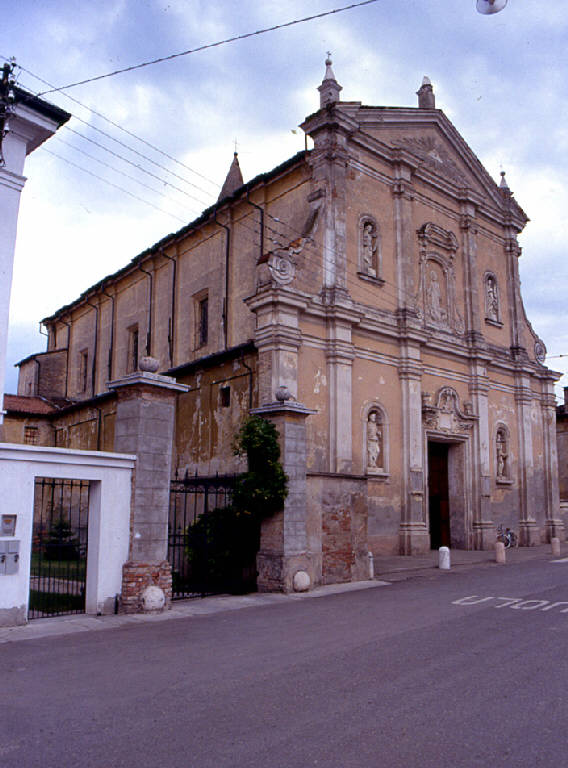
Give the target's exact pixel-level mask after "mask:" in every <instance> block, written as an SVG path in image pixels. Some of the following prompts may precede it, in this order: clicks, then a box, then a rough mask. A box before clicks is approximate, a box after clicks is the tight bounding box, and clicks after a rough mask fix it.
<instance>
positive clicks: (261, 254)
mask: <svg viewBox="0 0 568 768" xmlns="http://www.w3.org/2000/svg"><path fill="white" fill-rule="evenodd" d="M249 194H250V193H249V192H247V203H249V205H252V206H253V207H254V208H256V209H257V210H259V211H260V258H261V259H262V257H263V256H264V208H262V207H261V206H260V205H257V204H256V203H253V201H252V200H251V199H250V197H249Z"/></svg>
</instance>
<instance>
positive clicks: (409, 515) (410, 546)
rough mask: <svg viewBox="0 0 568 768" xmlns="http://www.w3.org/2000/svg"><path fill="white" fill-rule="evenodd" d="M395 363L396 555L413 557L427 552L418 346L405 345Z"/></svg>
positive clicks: (427, 536) (420, 376) (428, 538)
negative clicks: (398, 421) (398, 416)
mask: <svg viewBox="0 0 568 768" xmlns="http://www.w3.org/2000/svg"><path fill="white" fill-rule="evenodd" d="M403 351H404V356H403V357H402V358H401V361H400V364H399V377H400V382H401V401H402V457H403V476H402V486H403V493H402V505H401V507H402V508H401V522H400V530H399V538H400V552H401V554H403V555H415V554H419V553H421V552H426V551H428V550H429V549H430V535H429V533H428V529H427V527H426V518H425V498H424V489H425V481H424V437H423V435H424V432H423V426H422V386H421V379H422V365H421V362H420V350H419V348H418V347H415V346H411V345H406V348H404V350H403Z"/></svg>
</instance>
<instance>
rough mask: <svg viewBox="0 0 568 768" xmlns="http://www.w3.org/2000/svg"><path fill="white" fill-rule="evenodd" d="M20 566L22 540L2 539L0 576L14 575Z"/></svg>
mask: <svg viewBox="0 0 568 768" xmlns="http://www.w3.org/2000/svg"><path fill="white" fill-rule="evenodd" d="M19 568H20V542H19V541H17V540H16V539H10V540H8V541H5V540H4V541H1V540H0V576H13V575H14V574H16V573H18V571H19Z"/></svg>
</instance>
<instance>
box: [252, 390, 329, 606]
mask: <svg viewBox="0 0 568 768" xmlns="http://www.w3.org/2000/svg"><path fill="white" fill-rule="evenodd" d="M251 413H253V414H256V415H258V416H262V417H263V418H265V419H268V420H270V421H271V422H272V423H273V424H274V426H275V427H276V429H277V430H278V433H279V442H280V451H281V454H280V456H281V459H280V460H281V462H282V466H283V468H284V471H285V472H286V475H287V476H288V496H287V497H286V500H285V502H284V508H283V509H282V510H281V511H280V512H277V513H276V514H275V515H273V516H272V517H270V518H268V519H267V520H264V521H263V523H262V527H261V533H260V549H259V552H258V555H257V570H258V577H257V586H258V589H259V591H260V592H273V591H280V592H291V591H292V590H293V589H294V576H295V574H296V573H298V571H305V572H306V573H307V574H308V576H309V580H310V586H314V585H315V584H319V583H321V570H322V563H321V552H319V553H318V552H312V551H310V549H309V546H308V514H307V483H306V466H307V464H306V461H307V460H306V419H307V417H308V416H310V415H311V414H313V413H316V411H312V410H310V409H309V408H306V407H305V406H304V405H302V404H301V403H298V402H290V401H288V402H272V403H269V404H267V405H264V406H261V407H260V408H254V409H253V410H252V411H251Z"/></svg>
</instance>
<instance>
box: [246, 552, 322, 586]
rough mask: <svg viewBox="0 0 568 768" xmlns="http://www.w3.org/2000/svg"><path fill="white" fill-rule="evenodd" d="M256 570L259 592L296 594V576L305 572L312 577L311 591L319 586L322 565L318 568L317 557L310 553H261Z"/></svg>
mask: <svg viewBox="0 0 568 768" xmlns="http://www.w3.org/2000/svg"><path fill="white" fill-rule="evenodd" d="M256 569H257V571H258V576H257V579H256V586H257V589H258V591H259V592H294V576H295V574H296V573H298V571H305V572H306V573H307V574H308V576H309V577H310V586H309V589H313V587H314V586H316V585H317V583H318V578H317V574H318V573H321V563H320V564H319V568H317V564H316V562H315V556H314V555H313V554H311V553H309V552H304V553H302V554H299V555H282V554H279V553H278V552H266V551H265V552H263V551H260V552H259V553H258V555H257V556H256Z"/></svg>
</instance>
